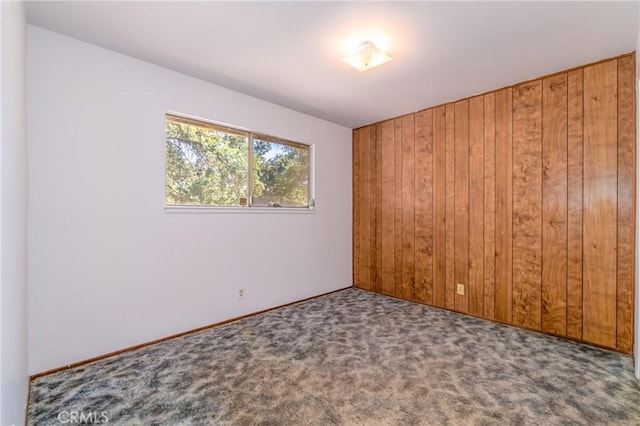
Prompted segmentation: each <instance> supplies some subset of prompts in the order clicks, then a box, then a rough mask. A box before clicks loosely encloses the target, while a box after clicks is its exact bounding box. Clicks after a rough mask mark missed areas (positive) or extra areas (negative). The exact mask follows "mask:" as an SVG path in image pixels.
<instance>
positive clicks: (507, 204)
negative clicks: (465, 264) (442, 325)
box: [495, 87, 513, 323]
mask: <svg viewBox="0 0 640 426" xmlns="http://www.w3.org/2000/svg"><path fill="white" fill-rule="evenodd" d="M511 114H512V89H511V88H510V87H509V88H506V89H502V90H499V91H497V92H496V123H495V124H496V194H495V195H496V241H495V244H496V265H495V268H496V275H495V319H497V320H498V321H502V322H508V323H510V322H511V319H512V316H513V311H512V301H513V295H512V290H513V282H512V263H511V260H512V257H511V256H512V240H511V239H512V235H513V232H512V231H513V222H512V218H513V216H512V207H513V205H512V179H513V173H512V166H513V162H512V160H513V158H512V157H513V152H512V145H511V143H512V134H511V132H512V128H511V124H512V123H511V120H512V115H511Z"/></svg>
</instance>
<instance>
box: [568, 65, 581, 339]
mask: <svg viewBox="0 0 640 426" xmlns="http://www.w3.org/2000/svg"><path fill="white" fill-rule="evenodd" d="M582 74H583V72H582V69H578V70H575V71H571V72H569V73H568V75H567V101H568V105H567V174H568V178H567V336H569V337H571V338H573V339H582V163H583V160H582V159H583V143H582V122H583V108H582V100H583V99H582V98H583V97H582Z"/></svg>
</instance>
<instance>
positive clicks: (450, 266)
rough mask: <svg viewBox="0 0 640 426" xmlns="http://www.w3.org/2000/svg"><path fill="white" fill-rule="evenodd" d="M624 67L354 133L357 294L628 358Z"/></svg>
mask: <svg viewBox="0 0 640 426" xmlns="http://www.w3.org/2000/svg"><path fill="white" fill-rule="evenodd" d="M634 67H635V55H634V54H629V55H625V56H621V57H618V58H614V59H610V60H606V61H602V62H598V63H595V64H591V65H587V66H584V67H581V68H577V69H573V70H570V71H566V72H561V73H558V74H554V75H551V76H548V77H543V78H539V79H537V80H534V81H528V82H525V83H522V84H517V85H515V86H512V87H507V88H504V89H500V90H497V91H494V92H490V93H486V94H484V95H479V96H475V97H472V98H468V99H463V100H460V101H456V102H453V103H449V104H446V105H441V106H437V107H433V108H429V109H426V110H423V111H420V112H417V113H414V114H407V115H405V116H402V117H399V118H394V119H390V120H386V121H383V122H380V123H375V124H372V125H369V126H366V127H362V128H359V129H356V130H354V132H353V171H354V174H353V189H354V193H353V202H354V209H353V212H354V217H353V221H354V240H353V243H354V247H353V248H354V252H353V253H354V254H353V261H354V262H353V265H354V285H355V286H356V287H359V288H363V289H367V290H371V291H375V292H379V293H383V294H387V295H392V296H396V297H400V298H403V299H407V300H412V301H416V302H420V303H424V304H428V305H433V306H438V307H441V308H446V309H451V310H455V311H458V312H462V313H467V314H470V315H474V316H479V317H484V318H488V319H491V320H496V321H500V322H504V323H508V324H513V325H516V326H520V327H523V328H528V329H533V330H539V331H542V332H545V333H549V334H554V335H558V336H565V337H568V338H571V339H575V340H580V341H585V342H590V343H593V344H596V345H600V346H605V347H608V348H613V349H617V350H619V351H622V352H627V353H629V352H631V351H632V348H633V306H634V304H633V302H634V301H633V297H634V259H635V246H634V241H635V238H634V237H635V213H634V206H635V176H636V164H635V156H636V155H635V150H636V140H635V135H636V130H635V126H636V121H635V90H634V87H635V86H634V85H635V69H634ZM459 285H462V286H463V287H464V294H459V292H458V291H457V289H458V286H459Z"/></svg>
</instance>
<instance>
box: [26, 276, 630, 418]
mask: <svg viewBox="0 0 640 426" xmlns="http://www.w3.org/2000/svg"><path fill="white" fill-rule="evenodd" d="M72 411H76V412H84V413H85V415H89V414H87V413H93V415H94V416H95V417H97V419H98V420H106V419H108V421H109V422H108V423H109V424H117V425H121V424H122V425H142V424H145V425H150V424H159V425H258V424H259V425H330V424H338V425H494V424H495V425H505V424H512V425H556V424H557V425H564V424H566V425H569V424H571V425H574V424H575V425H580V424H583V425H605V424H607V425H638V424H640V382H638V381H637V380H636V379H635V378H634V377H633V362H632V359H631V358H629V357H626V356H623V355H620V354H617V353H613V352H608V351H605V350H600V349H596V348H592V347H589V346H585V345H580V344H576V343H572V342H568V341H563V340H561V339H556V338H553V337H550V336H545V335H542V334H537V333H533V332H527V331H524V330H519V329H516V328H512V327H508V326H504V325H500V324H496V323H492V322H489V321H484V320H480V319H475V318H471V317H466V316H463V315H458V314H455V313H451V312H447V311H443V310H440V309H436V308H431V307H427V306H422V305H417V304H414V303H410V302H405V301H401V300H397V299H392V298H388V297H385V296H380V295H376V294H373V293H368V292H365V291H361V290H356V289H347V290H344V291H340V292H337V293H333V294H330V295H327V296H323V297H320V298H317V299H313V300H310V301H307V302H303V303H299V304H296V305H292V306H289V307H285V308H281V309H277V310H274V311H270V312H267V313H265V314H261V315H257V316H253V317H250V318H247V319H244V320H241V321H237V322H234V323H230V324H227V325H224V326H220V327H216V328H212V329H209V330H206V331H203V332H199V333H196V334H191V335H188V336H185V337H181V338H177V339H173V340H170V341H167V342H164V343H160V344H157V345H153V346H148V347H145V348H142V349H139V350H137V351H133V352H128V353H125V354H122V355H119V356H115V357H112V358H109V359H106V360H103V361H99V362H95V363H93V364H89V365H85V366H82V367H78V368H74V369H71V370H67V371H64V372H60V373H57V374H53V375H49V376H45V377H42V378H39V379H37V380H35V381H33V383H32V384H31V402H30V405H29V413H28V424H29V425H58V424H60V422H59V418H58V416H59V414H60V413H61V412H62V413H63V414H62V420H69V417H68V416H69V413H70V412H72ZM65 413H66V414H65ZM103 414H104V416H105V417H102V418H101V417H99V416H100V415H103ZM65 416H66V417H65Z"/></svg>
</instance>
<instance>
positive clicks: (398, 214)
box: [393, 118, 402, 297]
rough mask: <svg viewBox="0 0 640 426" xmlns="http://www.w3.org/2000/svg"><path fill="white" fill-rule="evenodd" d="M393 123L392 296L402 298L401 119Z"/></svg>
mask: <svg viewBox="0 0 640 426" xmlns="http://www.w3.org/2000/svg"><path fill="white" fill-rule="evenodd" d="M393 121H394V127H395V138H394V146H393V149H394V157H395V163H394V165H395V170H394V174H393V179H394V194H395V203H394V204H393V206H394V212H393V218H394V224H395V225H394V229H395V240H394V245H393V246H394V247H393V254H394V257H395V265H396V268H395V271H394V272H395V274H394V281H395V290H394V295H395V296H397V297H402V119H400V118H396V119H395V120H393Z"/></svg>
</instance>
